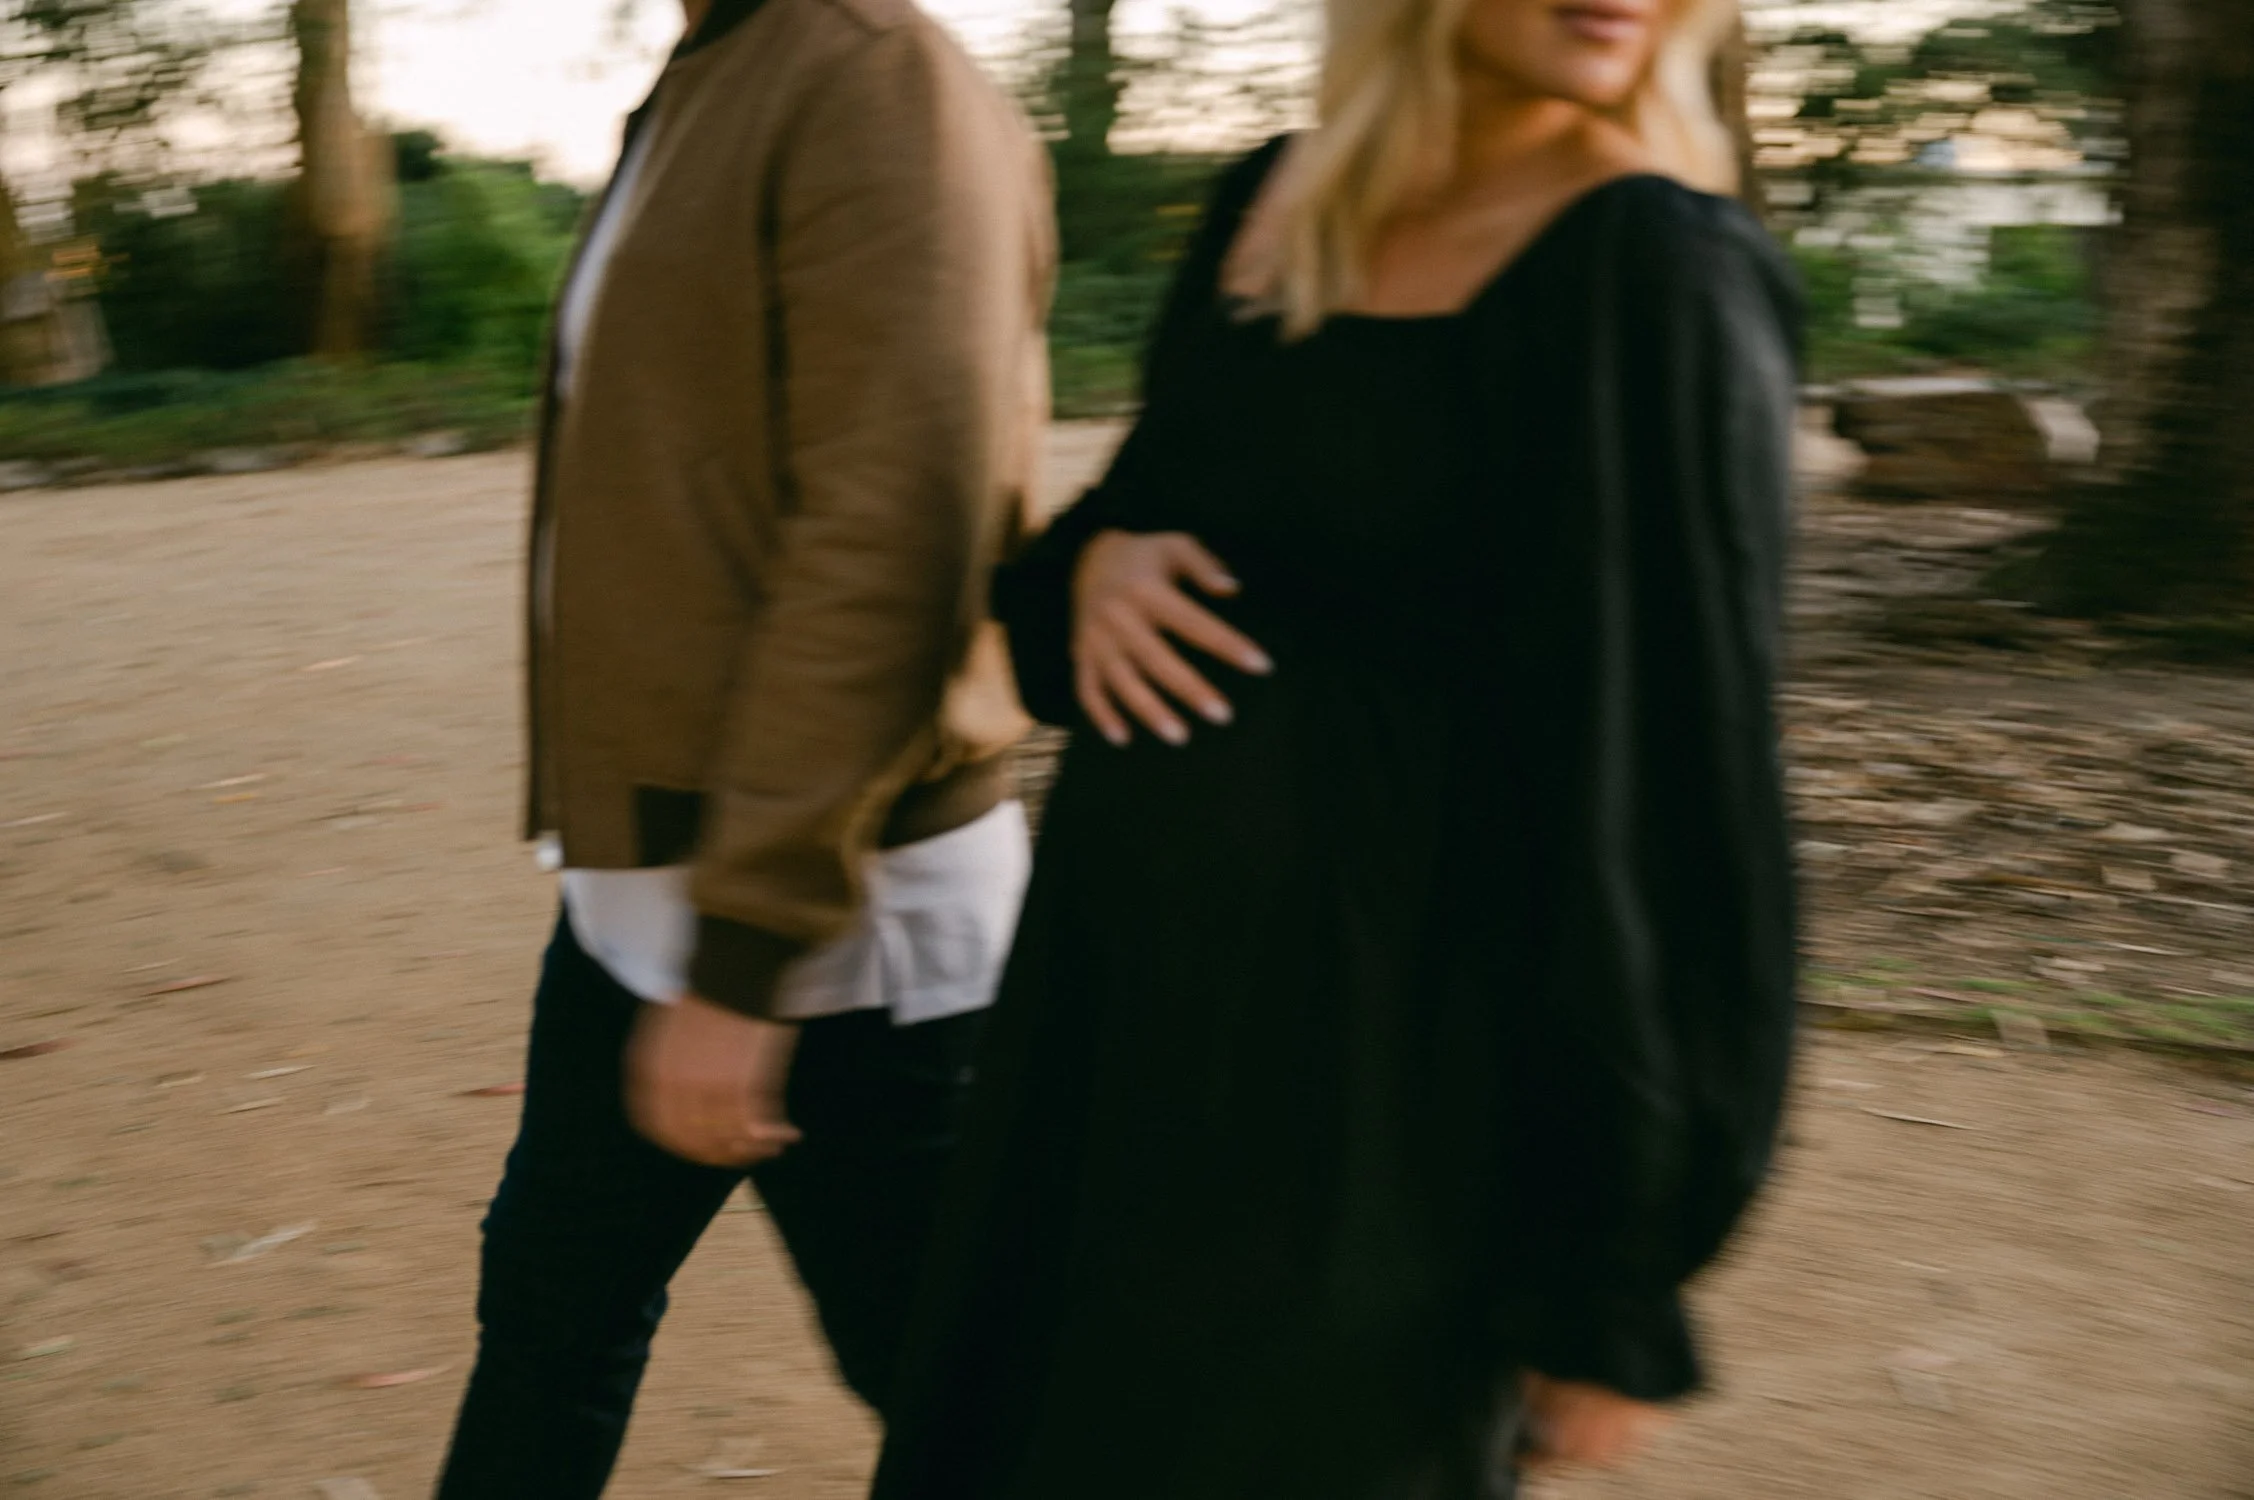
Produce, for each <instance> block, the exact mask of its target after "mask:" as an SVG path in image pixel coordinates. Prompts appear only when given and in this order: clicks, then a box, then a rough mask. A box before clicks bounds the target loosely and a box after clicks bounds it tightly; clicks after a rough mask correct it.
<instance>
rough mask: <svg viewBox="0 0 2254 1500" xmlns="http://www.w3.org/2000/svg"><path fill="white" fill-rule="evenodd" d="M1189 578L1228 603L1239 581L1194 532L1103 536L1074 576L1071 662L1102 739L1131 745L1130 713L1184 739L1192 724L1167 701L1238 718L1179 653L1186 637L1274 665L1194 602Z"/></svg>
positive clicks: (1260, 666)
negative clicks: (1178, 646)
mask: <svg viewBox="0 0 2254 1500" xmlns="http://www.w3.org/2000/svg"><path fill="white" fill-rule="evenodd" d="M1184 579H1187V580H1188V581H1189V582H1190V583H1192V584H1194V585H1196V586H1197V588H1198V589H1199V590H1201V591H1202V592H1204V593H1206V594H1208V595H1211V596H1213V597H1215V598H1221V599H1226V598H1230V597H1232V596H1234V595H1235V594H1236V592H1237V590H1238V587H1239V585H1238V583H1237V581H1236V579H1234V578H1232V577H1231V576H1229V570H1228V569H1227V568H1225V567H1223V566H1222V565H1221V561H1220V559H1219V558H1216V557H1215V556H1214V555H1213V554H1212V553H1210V552H1208V551H1206V550H1205V548H1204V546H1203V545H1202V544H1200V543H1199V541H1198V540H1197V538H1196V537H1193V536H1188V535H1185V534H1184V533H1182V532H1178V531H1174V532H1161V533H1154V534H1150V535H1141V534H1137V533H1131V532H1125V531H1105V532H1099V533H1098V534H1097V535H1096V536H1095V538H1094V539H1093V540H1091V541H1090V542H1089V543H1088V545H1087V547H1086V548H1085V549H1083V550H1082V552H1081V554H1080V565H1079V568H1078V570H1077V571H1076V572H1075V573H1074V575H1073V611H1072V665H1073V674H1074V682H1075V685H1076V687H1077V689H1078V693H1079V697H1080V707H1081V708H1082V709H1083V710H1085V711H1086V713H1087V715H1088V719H1089V722H1091V723H1093V724H1094V725H1095V726H1096V728H1097V730H1098V731H1099V732H1101V733H1102V735H1103V737H1104V738H1105V739H1107V740H1109V741H1111V742H1112V743H1113V744H1114V745H1124V744H1126V743H1127V741H1128V738H1129V736H1130V733H1131V731H1130V729H1129V727H1128V723H1127V715H1130V714H1131V715H1133V716H1134V717H1135V718H1136V719H1137V720H1140V721H1141V723H1142V725H1143V727H1144V728H1146V729H1148V730H1149V731H1150V732H1151V733H1152V734H1155V735H1157V736H1158V737H1159V738H1160V739H1162V740H1164V741H1166V743H1168V744H1169V745H1180V744H1183V743H1186V742H1187V741H1188V739H1189V737H1190V730H1189V726H1188V725H1187V724H1186V723H1184V722H1183V720H1182V717H1181V715H1179V714H1178V713H1176V712H1175V711H1174V709H1173V708H1172V707H1171V706H1170V705H1169V703H1168V701H1167V700H1168V698H1169V697H1171V698H1172V699H1173V700H1174V702H1176V703H1180V704H1182V705H1184V706H1185V707H1187V708H1189V709H1191V710H1193V711H1194V712H1196V713H1198V714H1200V715H1201V716H1203V717H1204V718H1206V719H1207V720H1209V721H1211V722H1212V723H1215V724H1226V723H1228V722H1229V720H1230V718H1231V717H1232V711H1231V709H1230V707H1229V700H1228V699H1226V698H1224V697H1222V696H1221V694H1220V693H1219V692H1217V691H1216V690H1215V689H1214V687H1213V684H1211V683H1209V682H1207V681H1206V680H1205V678H1204V677H1202V676H1201V675H1199V673H1198V671H1197V669H1196V668H1194V667H1192V666H1191V665H1190V664H1189V663H1188V662H1187V661H1185V660H1184V659H1183V658H1182V654H1181V652H1180V651H1178V650H1177V649H1175V645H1174V640H1170V639H1168V637H1170V636H1171V637H1173V638H1175V639H1178V640H1181V641H1185V642H1187V643H1189V644H1190V645H1192V646H1195V647H1197V648H1198V649H1199V650H1201V651H1204V652H1206V653H1208V654H1210V655H1212V656H1216V657H1218V658H1220V659H1221V660H1222V661H1226V662H1230V663H1232V664H1234V665H1235V666H1237V667H1239V668H1241V669H1242V670H1244V671H1246V672H1251V673H1254V674H1256V675H1265V674H1266V673H1268V672H1269V671H1272V670H1273V666H1272V664H1271V663H1270V662H1269V660H1268V654H1267V653H1266V652H1264V651H1262V650H1261V649H1260V648H1259V647H1258V646H1256V645H1254V644H1253V643H1252V642H1251V641H1250V640H1248V639H1246V638H1245V637H1244V636H1243V635H1242V634H1240V633H1239V632H1238V631H1236V630H1234V629H1232V628H1231V627H1230V626H1229V625H1228V624H1227V623H1226V622H1224V621H1223V620H1222V619H1221V618H1220V616H1218V615H1216V614H1214V613H1213V612H1212V611H1211V610H1209V609H1207V608H1206V607H1205V606H1204V605H1202V604H1200V603H1198V602H1197V601H1196V600H1195V599H1193V598H1191V597H1190V596H1189V594H1188V593H1187V592H1185V591H1184V589H1183V587H1182V581H1183V580H1184Z"/></svg>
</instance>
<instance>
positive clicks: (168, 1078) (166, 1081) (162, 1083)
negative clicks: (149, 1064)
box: [157, 1073, 203, 1089]
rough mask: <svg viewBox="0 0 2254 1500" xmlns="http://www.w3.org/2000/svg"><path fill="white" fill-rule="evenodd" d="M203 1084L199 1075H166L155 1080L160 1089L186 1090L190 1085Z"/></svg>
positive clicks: (201, 1075) (201, 1076)
mask: <svg viewBox="0 0 2254 1500" xmlns="http://www.w3.org/2000/svg"><path fill="white" fill-rule="evenodd" d="M201 1082H203V1074H201V1073H167V1074H165V1075H164V1076H163V1077H161V1078H159V1079H158V1080H157V1087H158V1088H160V1089H179V1088H186V1087H187V1086H188V1085H189V1084H191V1083H201Z"/></svg>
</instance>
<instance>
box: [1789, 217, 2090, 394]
mask: <svg viewBox="0 0 2254 1500" xmlns="http://www.w3.org/2000/svg"><path fill="white" fill-rule="evenodd" d="M2085 233H2086V231H2081V230H2076V229H2070V228H2063V227H2058V226H2050V225H2036V226H2030V227H2025V228H2018V227H2012V228H2001V229H1997V230H1994V231H1992V237H1991V240H1990V245H1989V263H1988V269H1987V272H1986V274H1984V275H1983V276H1982V277H1981V279H1980V283H1979V285H1977V286H1974V287H1969V288H1966V287H1953V286H1940V285H1935V284H1930V283H1928V284H1923V285H1912V286H1909V287H1907V288H1904V289H1903V291H1902V311H1903V318H1902V324H1901V326H1900V327H1898V328H1865V327H1863V326H1861V325H1860V324H1859V323H1858V322H1857V320H1856V305H1855V303H1856V293H1857V288H1858V285H1859V284H1860V283H1861V282H1862V280H1863V279H1864V277H1865V276H1866V275H1867V274H1868V273H1869V272H1870V271H1871V270H1872V269H1874V268H1873V267H1872V266H1871V265H1870V264H1869V263H1867V262H1866V261H1865V260H1864V259H1863V258H1862V257H1861V256H1858V255H1856V254H1855V253H1854V252H1852V251H1846V250H1834V249H1815V248H1810V247H1807V246H1796V247H1795V248H1794V249H1793V252H1792V256H1793V260H1794V262H1795V264H1796V265H1797V266H1798V268H1799V271H1800V280H1801V285H1802V287H1803V289H1804V291H1805V294H1806V297H1807V312H1808V365H1809V370H1810V373H1811V375H1813V376H1814V377H1815V378H1816V379H1819V380H1841V379H1852V378H1854V377H1856V376H1861V375H1882V374H1891V373H1896V372H1901V371H1914V370H1930V369H1936V368H1942V367H1947V366H1972V367H1975V368H1978V369H1983V370H1990V371H1994V372H1996V373H1997V374H2002V375H2009V376H2015V377H2022V378H2030V379H2039V380H2050V381H2059V382H2068V383H2071V382H2074V381H2078V380H2080V379H2082V378H2084V377H2085V376H2086V374H2087V373H2088V360H2089V357H2090V353H2091V349H2092V347H2093V344H2094V340H2095V337H2096V332H2097V319H2098V312H2097V300H2096V293H2095V289H2094V287H2093V286H2092V285H2091V276H2090V270H2089V256H2088V252H2087V248H2086V242H2085V240H2084V238H2083V236H2084V234H2085ZM1877 269H1880V270H1883V269H1884V267H1883V263H1880V265H1879V267H1877Z"/></svg>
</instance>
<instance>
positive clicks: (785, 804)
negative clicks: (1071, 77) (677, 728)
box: [689, 25, 1048, 1015]
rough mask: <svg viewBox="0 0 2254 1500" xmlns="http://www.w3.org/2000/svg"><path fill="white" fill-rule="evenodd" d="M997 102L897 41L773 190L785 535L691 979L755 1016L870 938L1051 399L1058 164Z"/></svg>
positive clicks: (846, 93) (739, 730) (852, 87)
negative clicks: (789, 981) (868, 890)
mask: <svg viewBox="0 0 2254 1500" xmlns="http://www.w3.org/2000/svg"><path fill="white" fill-rule="evenodd" d="M985 88H986V85H985V84H984V83H983V82H982V81H981V80H980V79H978V77H977V75H976V73H975V69H974V68H973V67H972V65H971V64H970V63H969V62H968V60H967V59H965V58H964V57H962V56H961V54H960V53H959V52H957V51H955V50H954V49H953V47H952V45H951V44H950V43H948V42H947V41H946V40H945V39H944V37H943V36H942V35H941V34H940V33H939V32H938V31H937V30H936V28H934V27H929V26H919V25H902V26H900V27H897V28H894V29H891V30H888V31H883V32H879V33H876V34H874V35H872V36H870V37H868V38H866V39H865V40H862V41H860V42H858V43H856V46H855V50H853V51H852V52H851V53H849V54H848V55H847V56H846V57H844V59H843V60H842V61H839V62H837V63H834V64H832V65H831V66H830V72H829V74H828V76H827V77H826V78H824V79H822V80H819V81H817V82H816V83H814V84H813V85H811V86H810V100H809V102H808V103H807V104H806V105H805V107H804V110H803V114H802V116H801V118H800V119H798V120H797V121H796V122H795V124H794V127H793V130H792V132H791V136H790V138H789V142H788V144H787V145H786V146H785V148H784V150H783V153H782V157H781V159H780V161H779V162H778V164H777V165H776V167H775V175H774V177H773V180H772V184H771V187H770V188H769V192H770V193H771V198H770V206H769V209H768V223H769V224H770V226H771V227H770V229H769V231H768V232H769V233H770V235H771V237H772V238H771V245H772V250H771V254H772V258H773V267H774V271H773V275H774V281H775V285H774V288H773V303H774V306H775V308H776V320H777V326H776V327H775V328H773V329H772V330H771V332H770V334H769V336H770V337H772V339H773V340H774V344H775V348H776V351H777V353H776V358H777V361H778V364H779V366H780V375H781V378H780V381H779V385H780V389H781V392H782V395H781V409H780V410H779V411H778V413H777V430H778V431H779V432H780V433H781V435H782V449H783V451H782V452H781V453H780V454H779V455H778V460H777V465H776V467H777V470H778V473H779V482H780V483H781V485H782V486H783V489H784V503H783V506H782V514H783V520H782V522H781V525H780V527H779V532H778V538H777V545H776V552H775V556H774V558H773V561H772V563H771V565H770V566H769V568H768V569H767V577H766V578H765V579H764V580H763V582H764V583H765V584H766V588H765V599H764V602H763V605H762V608H761V610H760V612H759V614H758V615H757V617H756V618H755V620H754V622H753V623H752V625H751V627H750V628H749V630H748V632H747V634H746V636H745V638H744V640H743V643H742V645H741V647H740V650H739V655H738V659H737V662H736V665H735V671H734V675H733V680H732V687H731V702H730V704H729V707H728V711H727V715H726V719H725V725H724V729H723V732H722V737H721V743H720V745H719V747H718V751H717V755H716V757H715V759H714V762H713V764H712V765H711V767H710V769H709V771H708V774H707V778H706V799H705V814H704V824H703V828H702V830H701V840H700V845H699V848H698V851H697V858H696V862H695V868H694V871H693V875H692V879H691V896H692V899H693V900H694V902H695V904H696V907H697V910H698V913H699V924H698V933H697V943H696V948H695V952H694V955H693V958H692V960H691V964H690V975H689V977H690V983H691V986H692V988H693V989H694V990H695V991H696V992H697V993H698V994H700V995H702V996H704V997H706V998H708V999H710V1000H712V1001H713V1002H715V1003H717V1004H720V1005H724V1006H727V1007H729V1008H731V1009H734V1010H738V1011H742V1012H744V1013H746V1014H753V1015H763V1014H767V1013H768V1012H769V1011H770V1009H771V1006H772V1001H773V995H774V990H775V985H776V981H777V980H778V978H779V977H780V974H781V972H782V970H783V968H784V967H785V966H786V965H787V964H789V963H790V962H791V961H792V960H793V959H795V958H796V957H798V956H799V955H800V954H801V953H803V952H804V951H806V950H807V949H808V948H809V947H810V946H812V945H813V944H815V943H818V942H821V941H824V940H826V939H827V938H829V937H831V936H833V935H835V934H836V933H837V932H839V931H841V930H842V929H843V928H844V927H845V926H846V924H847V923H848V922H849V921H850V920H851V917H852V914H853V912H854V911H855V909H856V908H857V906H858V904H859V901H860V899H861V892H860V876H861V864H862V860H863V857H864V856H865V854H866V853H867V851H868V850H869V849H871V848H872V847H873V846H874V843H875V840H876V835H877V829H878V826H879V825H880V823H881V820H882V818H883V817H884V814H885V811H886V809H887V808H888V807H889V806H890V804H891V803H892V802H893V801H894V800H895V799H896V798H897V796H898V795H899V793H900V792H901V791H902V790H903V789H904V788H905V786H906V785H907V784H908V783H909V781H910V780H912V778H913V776H914V775H915V774H916V772H917V770H918V769H919V767H920V766H921V765H922V764H923V763H924V762H925V761H926V760H928V758H929V757H930V755H931V754H932V753H933V751H934V748H935V747H934V745H933V743H932V737H933V735H934V734H935V732H936V731H935V727H934V726H935V720H936V717H937V714H938V711H939V707H940V704H941V701H942V697H943V695H944V692H945V689H946V683H947V680H948V677H949V675H950V673H951V671H952V670H953V669H954V667H955V666H956V664H957V663H958V662H959V661H960V659H961V657H962V654H963V652H964V651H965V650H966V649H967V647H968V644H969V642H970V640H971V637H972V634H973V632H974V631H975V629H976V627H977V624H978V622H979V620H980V619H981V618H982V617H983V613H984V609H985V589H984V576H983V575H984V571H985V569H986V568H987V567H988V566H989V565H990V563H991V562H992V560H993V556H994V553H995V552H996V551H997V550H998V548H999V546H1000V541H1001V537H1002V535H1003V534H1004V532H1005V529H1006V527H1007V526H1008V525H1009V524H1010V520H1011V514H1012V511H1013V509H1014V504H1015V498H1016V497H1015V496H1014V495H1013V494H1012V493H1011V489H1010V487H1011V484H1012V482H1013V481H1014V480H1015V478H1016V477H1017V475H1016V472H1015V468H1016V466H1017V465H1019V464H1021V463H1022V460H1023V455H1022V454H1021V453H1019V452H1017V451H1016V447H1015V446H1013V445H1021V444H1022V443H1024V442H1029V441H1032V440H1034V439H1033V435H1032V434H1033V430H1034V427H1035V424H1034V422H1033V415H1034V411H1033V407H1034V403H1036V402H1038V401H1042V400H1045V398H1046V392H1045V391H1040V392H1035V391H1034V390H1033V389H1032V387H1033V386H1034V385H1035V384H1036V383H1037V382H1038V380H1039V376H1040V372H1041V368H1042V366H1041V361H1040V354H1039V339H1040V328H1039V321H1040V302H1041V300H1042V295H1043V293H1044V292H1045V287H1046V277H1047V273H1048V266H1047V247H1046V246H1045V245H1044V244H1042V243H1041V236H1040V234H1039V233H1038V231H1037V230H1036V229H1035V228H1034V227H1033V225H1034V222H1035V221H1034V217H1033V215H1032V213H1031V212H1030V209H1029V201H1030V199H1031V196H1032V194H1033V193H1034V191H1035V181H1036V177H1037V174H1038V173H1039V171H1040V170H1041V169H1040V168H1039V166H1038V160H1037V153H1036V148H1035V147H1034V146H1033V144H1032V142H1031V141H1030V138H1029V137H1025V136H1021V135H1019V134H1017V133H1016V132H1014V131H1012V130H1010V129H1009V128H1008V126H1007V124H1006V122H1005V120H1004V119H1003V117H1002V115H1001V108H1000V106H999V104H998V103H997V102H996V101H994V100H992V99H991V98H989V97H986V96H985V95H984V94H983V92H982V91H983V90H984V89H985ZM1020 414H1022V417H1020Z"/></svg>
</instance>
